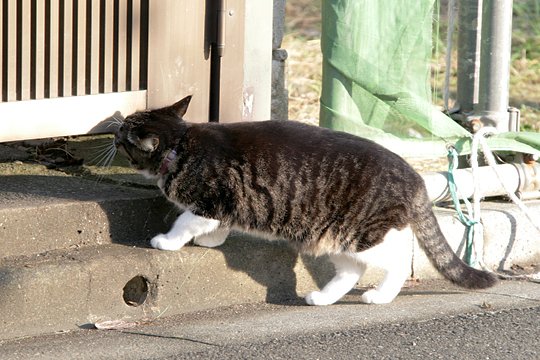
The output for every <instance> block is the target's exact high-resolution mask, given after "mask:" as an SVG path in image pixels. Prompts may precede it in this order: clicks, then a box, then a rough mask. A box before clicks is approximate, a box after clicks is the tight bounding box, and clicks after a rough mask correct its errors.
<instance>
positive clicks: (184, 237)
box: [150, 210, 220, 251]
mask: <svg viewBox="0 0 540 360" xmlns="http://www.w3.org/2000/svg"><path fill="white" fill-rule="evenodd" d="M219 223H220V222H219V221H218V220H214V219H207V218H204V217H202V216H197V215H195V214H193V213H192V212H191V211H188V210H186V211H185V212H184V213H182V215H180V216H179V217H178V219H176V221H175V222H174V224H173V226H172V228H171V230H169V232H168V233H166V234H159V235H157V236H155V237H154V238H152V240H150V244H151V245H152V247H154V248H156V249H160V250H170V251H174V250H179V249H181V248H182V247H183V246H184V245H185V244H187V243H188V242H189V241H190V240H191V239H193V238H194V237H197V236H200V235H204V234H208V233H211V232H213V231H214V230H216V229H217V228H218V227H219Z"/></svg>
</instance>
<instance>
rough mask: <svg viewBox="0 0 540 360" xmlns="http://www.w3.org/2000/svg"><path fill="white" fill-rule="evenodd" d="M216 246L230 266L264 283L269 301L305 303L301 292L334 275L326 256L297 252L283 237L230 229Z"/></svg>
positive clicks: (290, 303) (324, 282)
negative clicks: (264, 237) (266, 237)
mask: <svg viewBox="0 0 540 360" xmlns="http://www.w3.org/2000/svg"><path fill="white" fill-rule="evenodd" d="M216 250H219V251H221V252H222V253H223V255H224V257H225V261H226V263H227V266H228V267H229V268H230V269H233V270H237V271H242V272H244V273H245V274H247V275H249V276H250V277H251V278H252V279H253V280H254V281H256V282H257V283H258V284H260V285H262V286H263V287H265V288H266V302H268V303H272V304H286V305H296V304H298V305H299V304H302V305H305V303H304V301H303V295H305V294H304V292H306V291H312V290H317V289H316V287H318V288H320V287H322V286H324V285H325V284H326V283H327V282H328V281H330V279H331V278H332V277H333V276H334V268H333V266H332V264H331V263H330V261H329V260H328V259H327V258H326V257H320V258H313V257H310V256H304V255H299V254H298V253H297V252H296V251H295V250H293V249H292V248H291V247H289V246H288V245H287V243H286V242H284V241H268V240H262V239H258V238H254V237H252V236H249V235H245V234H241V233H233V234H231V235H230V236H229V237H228V238H227V241H226V242H225V243H224V244H223V245H222V246H220V247H217V248H216ZM306 287H310V288H309V289H306ZM311 287H314V288H311ZM299 290H300V291H299ZM299 292H300V293H299Z"/></svg>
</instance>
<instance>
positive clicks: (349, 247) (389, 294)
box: [114, 96, 497, 305]
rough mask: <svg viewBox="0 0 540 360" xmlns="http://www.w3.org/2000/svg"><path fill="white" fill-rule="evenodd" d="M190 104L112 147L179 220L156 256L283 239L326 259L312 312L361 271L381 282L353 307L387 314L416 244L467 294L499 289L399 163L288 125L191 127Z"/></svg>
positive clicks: (368, 144) (337, 136) (152, 119)
mask: <svg viewBox="0 0 540 360" xmlns="http://www.w3.org/2000/svg"><path fill="white" fill-rule="evenodd" d="M190 100H191V96H187V97H185V98H183V99H182V100H180V101H178V102H176V103H175V104H173V105H171V106H168V107H164V108H161V109H157V110H147V111H142V112H136V113H134V114H132V115H130V116H128V117H127V118H126V119H125V120H124V121H123V122H122V124H121V126H119V128H118V129H117V131H116V134H115V139H114V145H115V147H116V148H117V150H118V151H119V152H121V153H122V154H123V155H125V156H126V157H127V158H128V160H129V161H130V163H131V165H132V167H134V168H135V169H136V170H138V171H139V172H141V173H142V174H143V175H145V176H147V177H150V178H155V179H157V183H158V186H159V188H160V189H161V191H162V192H163V193H164V194H165V196H166V197H167V198H168V199H169V200H170V201H172V202H173V203H174V204H176V205H177V206H178V207H179V208H181V209H182V210H184V212H183V213H182V214H181V215H180V216H179V217H178V219H177V220H176V221H175V223H174V224H173V226H172V228H171V229H170V231H169V232H168V233H166V234H159V235H157V236H155V237H154V238H152V239H151V245H152V246H153V247H154V248H157V249H161V250H179V249H180V248H182V246H184V245H185V244H186V243H188V242H189V241H190V240H192V239H193V241H194V243H195V244H196V245H200V246H206V247H215V246H219V245H221V244H223V242H224V241H225V239H226V237H227V235H228V234H229V230H230V229H236V230H240V231H244V232H251V233H255V234H257V235H263V236H265V237H267V238H270V239H286V240H288V241H289V243H290V244H291V245H292V246H293V247H294V248H296V249H297V250H298V251H299V252H302V253H307V254H311V255H315V256H319V255H323V254H327V255H328V256H329V258H330V260H331V261H332V263H333V264H334V266H335V270H336V274H335V276H334V278H332V280H331V281H330V282H329V283H328V284H327V285H325V286H324V287H323V288H322V290H320V291H313V292H311V293H309V294H308V295H307V296H306V297H305V301H306V302H307V304H309V305H329V304H333V303H335V302H336V301H338V300H339V299H340V298H342V297H343V296H344V295H345V294H346V293H348V292H349V291H350V290H351V289H352V288H353V287H354V286H355V285H356V283H357V282H358V280H359V279H360V277H361V276H362V274H363V273H364V271H365V270H366V267H367V266H368V264H369V265H376V266H379V267H383V269H384V270H385V277H384V279H383V281H382V282H381V283H380V284H379V285H378V286H377V287H376V288H374V289H371V290H368V291H366V292H364V293H363V295H362V296H361V301H362V302H364V303H374V304H384V303H390V302H391V301H392V300H393V299H394V298H395V297H396V296H397V295H398V293H399V292H400V290H401V287H402V286H403V284H404V282H405V281H406V279H407V278H408V277H409V275H410V272H411V262H412V259H411V257H412V248H411V244H412V239H413V236H414V235H413V234H415V235H416V237H417V240H418V242H419V244H420V247H421V248H422V249H423V250H424V251H425V253H426V254H427V256H428V258H429V259H430V261H431V262H432V264H433V265H434V266H435V268H436V269H437V270H438V271H439V272H440V273H441V274H442V275H444V277H446V278H447V279H448V280H450V281H451V282H453V283H454V284H457V285H459V286H462V287H465V288H469V289H483V288H487V287H490V286H493V285H494V284H496V282H497V278H496V276H495V275H494V274H492V273H490V272H487V271H481V270H477V269H474V268H472V267H470V266H468V265H466V264H465V263H464V262H462V261H461V260H460V259H459V257H458V256H457V255H456V254H455V253H454V252H453V251H452V249H451V248H450V246H449V245H448V243H447V241H446V239H445V238H444V236H443V234H442V233H441V230H440V228H439V225H438V223H437V219H436V218H435V215H434V214H433V211H432V204H431V202H430V201H429V198H428V195H427V192H426V188H425V185H424V182H423V180H422V177H421V176H420V175H419V174H418V173H417V172H416V171H415V170H413V168H412V167H411V166H410V165H409V164H408V163H406V162H405V161H404V160H403V159H402V158H401V157H399V156H398V155H396V154H395V153H393V152H391V151H389V150H387V149H385V148H384V147H382V146H380V145H378V144H376V143H374V142H372V141H370V140H367V139H364V138H361V137H357V136H354V135H351V134H347V133H343V132H337V131H332V130H329V129H325V128H320V127H316V126H311V125H304V124H301V123H298V122H294V121H279V120H269V121H261V122H239V123H230V124H219V123H201V124H195V123H188V122H185V121H184V120H183V119H182V118H183V116H184V114H185V112H186V111H187V108H188V106H189V102H190Z"/></svg>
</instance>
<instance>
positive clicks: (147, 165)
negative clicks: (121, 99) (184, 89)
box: [114, 96, 191, 177]
mask: <svg viewBox="0 0 540 360" xmlns="http://www.w3.org/2000/svg"><path fill="white" fill-rule="evenodd" d="M190 100H191V96H186V97H185V98H183V99H182V100H180V101H178V102H177V103H175V104H173V105H171V106H167V107H164V108H161V109H156V110H146V111H140V112H136V113H134V114H132V115H129V116H128V117H126V118H125V119H124V120H123V122H122V124H121V125H120V127H119V128H118V130H117V131H116V133H115V136H114V145H115V146H116V148H117V149H118V151H120V152H121V153H122V154H123V155H124V156H125V157H126V158H127V159H128V160H129V162H130V164H131V166H132V167H133V168H135V169H136V170H138V171H139V172H141V173H142V174H144V175H146V176H148V177H155V176H157V175H159V172H160V167H161V165H162V162H163V160H164V158H165V157H166V156H167V154H168V152H170V151H171V150H172V149H174V148H175V147H176V145H177V144H178V141H179V139H180V138H181V137H182V135H183V134H184V133H185V131H186V129H187V126H188V125H187V124H186V123H185V122H184V121H183V120H182V117H183V116H184V114H185V113H186V111H187V108H188V106H189V102H190Z"/></svg>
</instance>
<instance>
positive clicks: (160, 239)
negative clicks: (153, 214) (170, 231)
mask: <svg viewBox="0 0 540 360" xmlns="http://www.w3.org/2000/svg"><path fill="white" fill-rule="evenodd" d="M150 245H152V247H153V248H155V249H159V250H169V251H176V250H179V249H180V248H181V247H182V243H181V242H180V241H175V240H171V239H169V238H167V235H165V234H159V235H156V236H154V237H153V238H152V240H150Z"/></svg>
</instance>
